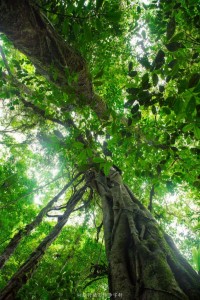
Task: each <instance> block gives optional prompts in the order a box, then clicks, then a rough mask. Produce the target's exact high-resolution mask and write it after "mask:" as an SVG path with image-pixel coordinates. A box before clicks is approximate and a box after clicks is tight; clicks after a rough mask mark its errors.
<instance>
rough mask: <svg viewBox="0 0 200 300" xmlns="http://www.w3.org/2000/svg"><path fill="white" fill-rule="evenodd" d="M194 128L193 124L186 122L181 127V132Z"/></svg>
mask: <svg viewBox="0 0 200 300" xmlns="http://www.w3.org/2000/svg"><path fill="white" fill-rule="evenodd" d="M193 128H194V124H187V125H185V126H184V127H183V129H182V130H183V132H187V131H190V130H192V129H193Z"/></svg>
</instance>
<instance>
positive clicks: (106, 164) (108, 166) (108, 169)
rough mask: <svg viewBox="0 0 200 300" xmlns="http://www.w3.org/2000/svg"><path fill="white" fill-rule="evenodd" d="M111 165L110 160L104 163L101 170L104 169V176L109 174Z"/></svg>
mask: <svg viewBox="0 0 200 300" xmlns="http://www.w3.org/2000/svg"><path fill="white" fill-rule="evenodd" d="M111 167H112V163H111V162H106V163H105V164H104V165H103V171H104V174H105V175H106V176H108V175H109V174H110V168H111Z"/></svg>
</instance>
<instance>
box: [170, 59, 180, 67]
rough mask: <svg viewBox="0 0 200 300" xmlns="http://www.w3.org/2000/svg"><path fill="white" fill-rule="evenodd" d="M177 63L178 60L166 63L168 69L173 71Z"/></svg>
mask: <svg viewBox="0 0 200 300" xmlns="http://www.w3.org/2000/svg"><path fill="white" fill-rule="evenodd" d="M177 63H178V59H172V60H171V61H170V62H169V63H168V67H169V68H170V69H173V68H174V66H176V64H177Z"/></svg>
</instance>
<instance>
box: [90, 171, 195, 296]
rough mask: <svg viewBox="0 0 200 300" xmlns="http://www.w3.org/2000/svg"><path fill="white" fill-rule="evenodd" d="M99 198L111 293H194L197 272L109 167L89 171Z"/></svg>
mask: <svg viewBox="0 0 200 300" xmlns="http://www.w3.org/2000/svg"><path fill="white" fill-rule="evenodd" d="M95 181H96V187H97V191H98V193H99V195H100V197H101V199H102V207H103V216H104V232H105V245H106V254H107V258H108V262H109V290H110V293H111V294H112V297H111V299H124V300H133V299H141V300H144V299H145V300H146V299H149V300H152V299H153V300H165V299H166V300H169V299H170V300H171V299H172V300H175V299H180V300H184V299H190V300H197V299H200V276H199V275H198V274H197V273H196V272H195V271H194V270H193V269H192V267H191V266H190V265H189V264H188V262H187V261H186V260H185V259H184V258H183V256H182V255H181V254H180V252H179V251H178V249H177V248H176V246H175V244H174V243H173V241H172V239H171V238H170V237H169V236H168V235H166V234H165V233H163V231H162V230H161V228H160V227H159V225H158V224H157V222H156V221H155V220H154V218H153V217H152V215H151V214H150V212H149V211H148V210H147V209H146V208H145V207H144V206H143V205H142V204H141V203H140V202H139V201H138V200H137V199H136V198H135V197H134V196H133V194H132V193H131V192H130V190H129V188H128V187H127V186H125V185H124V184H123V182H122V178H121V176H120V174H119V173H118V172H117V171H116V170H114V169H112V170H111V171H110V176H109V177H107V178H106V177H105V176H104V175H102V174H100V173H98V174H97V173H96V175H95Z"/></svg>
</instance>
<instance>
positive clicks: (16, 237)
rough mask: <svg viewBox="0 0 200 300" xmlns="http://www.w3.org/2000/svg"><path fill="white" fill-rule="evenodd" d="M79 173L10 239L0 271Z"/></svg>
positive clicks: (1, 257)
mask: <svg viewBox="0 0 200 300" xmlns="http://www.w3.org/2000/svg"><path fill="white" fill-rule="evenodd" d="M80 174H81V173H78V174H77V175H76V176H75V177H74V178H73V179H72V180H71V181H70V182H69V183H67V184H66V185H65V186H64V187H63V189H62V190H61V191H60V192H59V193H58V194H57V195H56V196H55V197H54V198H53V199H52V200H51V201H49V203H48V204H47V205H46V206H45V207H43V209H42V210H41V211H40V212H39V214H38V215H37V216H36V218H35V219H34V220H33V221H32V222H31V223H29V224H28V225H26V226H25V228H24V229H21V230H19V231H18V232H17V233H16V234H15V235H14V237H13V238H12V239H11V241H10V242H9V244H8V245H7V247H6V248H5V250H4V252H3V253H2V254H1V255H0V269H2V268H3V266H4V264H5V263H6V261H7V260H8V259H9V257H10V256H11V255H12V254H13V253H14V251H15V249H16V248H17V246H18V244H19V243H20V241H21V239H22V238H23V237H24V236H27V235H28V234H29V233H30V232H31V231H32V230H33V229H34V228H35V227H37V226H38V225H39V224H40V223H41V222H42V219H43V217H44V216H45V215H46V213H48V211H49V210H50V209H51V208H52V206H53V204H54V203H55V202H57V201H58V199H59V198H60V197H61V196H62V195H63V194H64V192H65V191H66V190H67V189H68V187H69V186H70V185H71V184H72V183H73V182H74V181H75V180H76V179H77V178H78V177H79V176H80Z"/></svg>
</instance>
